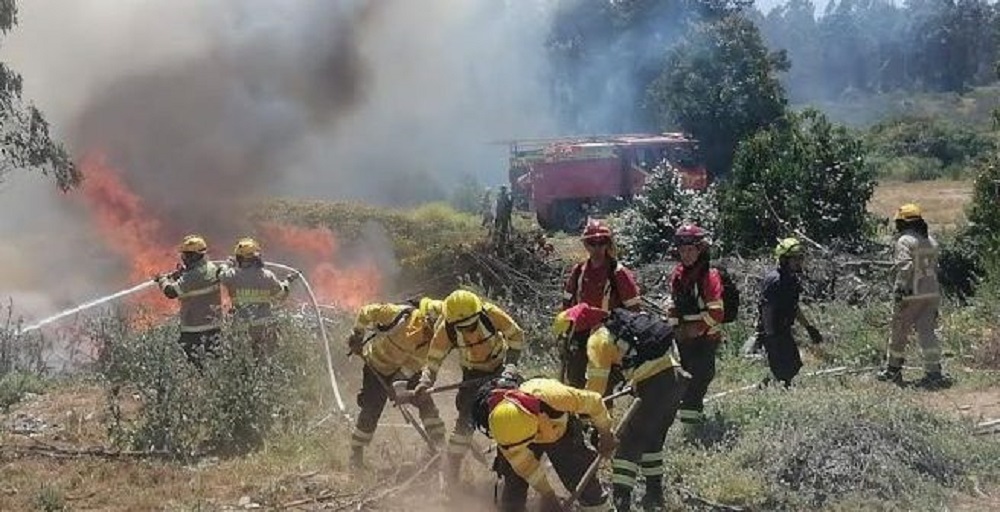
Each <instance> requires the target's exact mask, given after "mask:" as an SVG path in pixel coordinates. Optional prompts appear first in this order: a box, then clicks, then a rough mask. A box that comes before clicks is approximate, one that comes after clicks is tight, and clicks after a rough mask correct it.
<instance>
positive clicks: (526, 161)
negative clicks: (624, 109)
mask: <svg viewBox="0 0 1000 512" xmlns="http://www.w3.org/2000/svg"><path fill="white" fill-rule="evenodd" d="M664 161H666V162H668V163H669V164H670V165H671V166H672V167H673V168H674V169H676V170H677V172H678V173H679V175H680V177H681V180H682V184H683V186H684V187H686V188H691V189H698V190H703V189H705V188H706V187H707V186H708V173H707V171H706V170H705V166H704V164H703V162H702V159H701V156H700V153H699V149H698V143H697V141H696V140H693V139H691V138H689V137H687V136H685V135H684V134H681V133H663V134H659V135H650V134H629V135H607V136H586V137H566V138H559V139H535V140H521V141H512V142H510V165H509V176H508V178H509V181H510V186H511V191H512V193H513V195H514V201H515V206H516V207H518V208H520V209H524V210H529V211H533V212H535V216H536V218H537V219H538V223H539V225H541V227H542V228H544V229H561V230H566V231H576V230H579V229H580V227H581V226H582V225H583V223H584V222H586V219H587V216H588V215H591V214H594V213H601V212H606V211H609V210H612V209H614V208H617V207H620V206H621V205H622V204H625V203H627V202H628V201H629V200H631V199H632V198H633V197H634V196H635V195H636V194H638V193H639V192H640V191H641V190H642V186H643V184H644V183H645V181H646V178H647V177H648V176H649V173H650V172H651V171H652V170H653V169H654V168H655V167H656V166H657V165H659V164H661V163H662V162H664Z"/></svg>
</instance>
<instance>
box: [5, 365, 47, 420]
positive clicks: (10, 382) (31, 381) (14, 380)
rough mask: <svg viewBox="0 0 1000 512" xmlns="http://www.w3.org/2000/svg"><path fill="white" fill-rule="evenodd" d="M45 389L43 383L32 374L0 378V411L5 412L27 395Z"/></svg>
mask: <svg viewBox="0 0 1000 512" xmlns="http://www.w3.org/2000/svg"><path fill="white" fill-rule="evenodd" d="M44 389H45V382H44V381H43V380H42V378H41V377H40V376H38V375H37V374H33V373H25V372H13V373H8V374H6V375H4V376H3V377H0V411H7V410H8V409H10V407H11V406H12V405H14V404H16V403H18V402H20V401H21V400H22V399H24V397H25V396H26V395H28V394H29V393H34V394H38V393H41V392H42V391H43V390H44Z"/></svg>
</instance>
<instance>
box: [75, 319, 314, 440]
mask: <svg viewBox="0 0 1000 512" xmlns="http://www.w3.org/2000/svg"><path fill="white" fill-rule="evenodd" d="M280 329H281V332H282V334H283V335H282V337H281V340H282V343H281V344H280V349H279V350H277V351H275V353H274V355H273V357H270V358H266V359H263V360H261V361H258V360H257V359H256V358H255V356H254V355H253V350H252V347H251V344H250V338H249V336H247V334H246V332H245V330H244V329H243V328H242V326H240V325H238V324H227V325H225V326H224V331H223V333H224V334H223V336H222V340H221V342H220V350H219V352H218V354H217V355H216V356H215V357H208V358H206V362H205V364H204V370H203V371H199V370H197V369H196V368H195V367H194V366H193V365H191V364H190V363H188V362H187V360H186V359H185V357H184V354H183V352H182V351H181V349H180V347H179V345H178V344H177V342H176V339H177V329H176V326H172V325H168V326H162V327H156V328H152V329H148V330H145V331H138V332H135V331H133V330H132V329H131V328H130V327H129V326H128V323H127V322H124V321H123V319H122V318H121V317H104V318H101V319H98V320H97V321H95V322H93V323H91V324H90V326H89V327H88V330H89V332H90V334H91V336H92V337H93V338H94V339H95V340H97V341H99V342H100V343H101V344H102V351H101V354H100V362H99V368H100V373H101V375H102V377H103V378H104V380H105V381H106V383H107V390H108V397H107V398H108V408H109V412H110V414H109V415H108V419H109V424H108V430H109V434H110V437H111V439H112V440H113V441H114V442H116V444H118V445H120V446H123V447H126V448H130V449H134V450H144V451H145V450H148V451H161V452H166V453H168V454H170V455H173V456H176V457H181V458H183V457H190V456H194V455H196V454H201V453H206V452H211V453H222V454H228V453H239V452H244V451H247V450H249V449H252V448H254V447H256V446H257V445H258V444H259V443H260V442H261V441H262V440H263V438H264V437H265V436H266V435H267V434H268V433H269V432H270V431H271V429H272V427H274V426H275V425H276V424H278V423H280V422H282V421H289V420H291V419H293V418H294V417H295V414H296V413H297V412H298V407H299V405H300V404H301V400H300V399H299V397H298V395H297V393H296V392H295V391H296V390H297V389H299V388H300V387H301V385H302V383H303V381H304V378H303V377H304V372H305V369H306V368H309V365H308V364H306V363H307V362H308V361H309V360H310V359H309V357H310V356H309V354H311V353H312V351H311V350H310V351H307V350H306V347H305V346H304V340H306V339H309V336H308V335H307V334H306V332H307V331H305V330H304V327H303V326H301V325H299V324H298V322H296V321H293V320H284V321H283V322H282V323H281V325H280ZM133 401H137V402H138V403H137V404H135V407H130V405H131V403H132V402H133ZM133 409H135V412H134V414H133V413H131V412H130V411H131V410H133Z"/></svg>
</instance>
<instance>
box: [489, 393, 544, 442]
mask: <svg viewBox="0 0 1000 512" xmlns="http://www.w3.org/2000/svg"><path fill="white" fill-rule="evenodd" d="M537 433H538V418H537V417H536V416H535V415H534V414H531V413H530V412H528V411H526V410H524V409H523V408H522V407H521V406H520V405H518V404H516V403H514V402H512V401H510V400H503V401H501V402H500V403H499V404H497V405H496V407H494V408H493V410H492V411H490V434H491V435H492V436H493V440H494V441H496V442H497V444H498V445H501V446H509V445H517V444H522V443H524V442H525V441H530V440H531V439H532V438H534V437H535V434H537Z"/></svg>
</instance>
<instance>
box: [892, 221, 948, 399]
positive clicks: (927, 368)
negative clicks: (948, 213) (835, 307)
mask: <svg viewBox="0 0 1000 512" xmlns="http://www.w3.org/2000/svg"><path fill="white" fill-rule="evenodd" d="M895 220H896V231H897V232H898V233H899V238H898V239H897V240H896V250H895V264H896V280H895V284H894V286H893V298H894V301H893V304H894V305H893V314H892V335H891V339H890V340H889V350H888V357H887V361H886V365H885V367H884V368H883V369H882V371H880V372H879V374H878V379H879V380H881V381H892V382H895V383H897V384H901V383H902V381H903V375H902V372H903V361H904V358H905V356H906V345H907V343H908V342H909V337H910V334H911V333H912V332H913V331H914V330H916V333H917V339H918V340H919V342H920V349H921V352H922V354H923V359H924V377H923V378H922V379H920V381H918V382H917V385H918V386H922V387H926V388H930V389H936V388H943V387H949V386H951V384H952V383H953V381H952V378H951V377H950V376H948V375H945V374H944V373H942V371H941V343H940V341H939V340H938V338H937V335H936V334H935V333H934V329H935V328H936V327H937V318H938V308H939V307H940V304H941V297H940V286H939V284H938V278H937V265H938V244H937V242H936V241H935V240H934V238H933V237H931V236H930V235H929V234H928V232H927V222H926V221H924V219H923V215H922V214H921V211H920V207H919V206H917V205H915V204H912V203H911V204H904V205H903V206H901V207H899V210H898V211H897V212H896V219H895Z"/></svg>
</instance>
